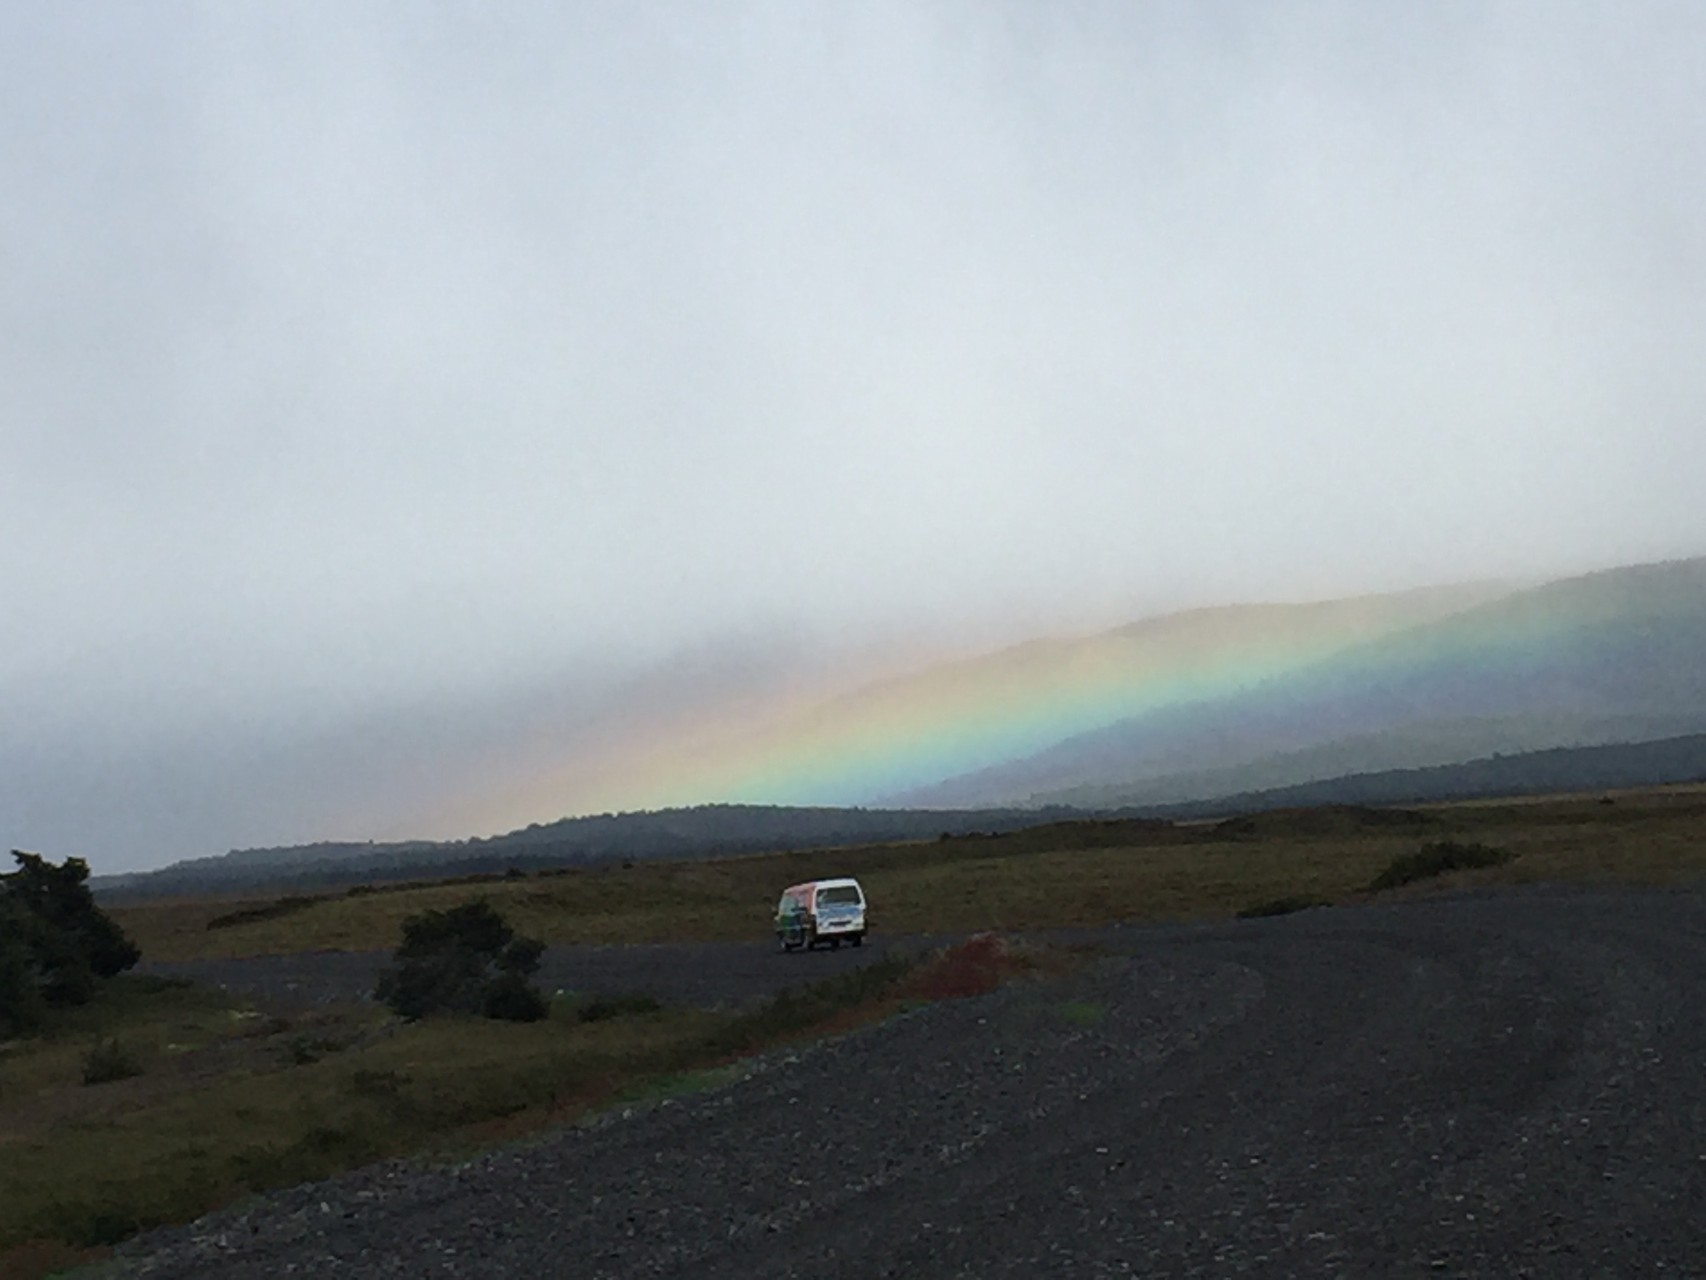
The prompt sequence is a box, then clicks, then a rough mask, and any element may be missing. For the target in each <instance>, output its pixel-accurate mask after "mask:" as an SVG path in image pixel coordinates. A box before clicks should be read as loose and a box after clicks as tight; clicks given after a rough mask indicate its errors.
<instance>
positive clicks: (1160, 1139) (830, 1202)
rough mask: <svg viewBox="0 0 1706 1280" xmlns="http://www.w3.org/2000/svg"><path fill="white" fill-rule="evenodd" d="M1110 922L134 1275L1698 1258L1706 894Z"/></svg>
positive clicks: (207, 1223) (256, 1212)
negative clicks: (973, 988) (731, 1069)
mask: <svg viewBox="0 0 1706 1280" xmlns="http://www.w3.org/2000/svg"><path fill="white" fill-rule="evenodd" d="M1104 938H1105V941H1106V943H1107V945H1108V946H1109V948H1110V950H1111V951H1112V952H1113V953H1114V954H1112V955H1111V956H1110V957H1109V958H1108V959H1107V960H1105V961H1103V962H1101V963H1099V964H1097V965H1095V966H1092V967H1091V968H1089V969H1088V970H1086V971H1084V972H1081V973H1079V974H1077V975H1075V976H1073V977H1072V978H1070V979H1066V980H1063V981H1062V982H1061V983H1058V984H1054V985H1049V986H1036V985H1019V986H1014V987H1009V988H1007V989H1006V990H1003V991H1001V992H998V993H996V994H994V995H992V996H988V997H983V998H980V999H976V1000H966V1001H957V1002H953V1003H949V1004H943V1005H937V1006H932V1007H929V1008H926V1009H921V1010H918V1011H915V1012H914V1013H911V1014H909V1015H907V1016H905V1017H902V1018H900V1019H898V1020H896V1021H894V1022H891V1023H889V1024H887V1025H885V1026H882V1027H877V1028H869V1029H867V1030H865V1031H861V1032H858V1033H855V1034H853V1035H851V1036H849V1037H846V1038H843V1039H841V1040H839V1041H835V1042H831V1043H829V1044H825V1045H821V1046H817V1047H815V1048H813V1049H810V1050H807V1051H804V1052H801V1053H798V1054H794V1055H786V1056H779V1057H774V1058H770V1059H765V1060H762V1061H760V1062H758V1063H756V1064H755V1065H754V1067H753V1069H752V1071H751V1072H750V1074H748V1075H747V1076H746V1077H745V1078H743V1079H741V1080H739V1081H737V1082H735V1083H734V1084H732V1085H729V1086H727V1087H725V1088H723V1089H721V1090H718V1091H716V1092H713V1093H707V1094H703V1095H700V1096H698V1097H695V1098H692V1099H689V1100H685V1101H679V1102H675V1103H671V1104H665V1105H660V1106H656V1107H653V1108H651V1109H648V1110H643V1111H640V1112H638V1113H635V1114H632V1115H627V1116H620V1115H619V1116H614V1117H611V1118H609V1119H607V1120H605V1121H602V1122H600V1123H598V1124H597V1125H594V1126H592V1127H588V1128H582V1129H576V1130H570V1131H566V1132H563V1133H561V1134H558V1135H555V1136H552V1137H550V1138H548V1139H545V1140H543V1141H540V1142H538V1143H536V1144H533V1145H531V1146H528V1147H525V1148H519V1149H514V1150H510V1151H505V1152H500V1153H497V1154H494V1155H490V1156H487V1157H485V1158H482V1159H480V1160H477V1161H475V1162H473V1163H471V1164H468V1165H465V1166H461V1167H457V1168H453V1169H411V1168H409V1167H407V1166H405V1165H387V1166H381V1167H377V1168H374V1169H370V1170H365V1171H362V1172H359V1173H356V1174H351V1175H348V1176H346V1177H344V1178H341V1179H338V1180H336V1181H333V1182H329V1183H324V1184H319V1185H315V1186H310V1187H303V1188H297V1189H295V1190H292V1191H288V1192H282V1193H279V1194H277V1195H273V1196H270V1197H267V1198H265V1199H264V1200H261V1201H258V1202H255V1203H252V1204H250V1205H249V1206H246V1207H242V1208H240V1209H237V1210H233V1211H227V1212H225V1213H223V1214H220V1215H215V1216H214V1217H211V1218H207V1219H203V1220H202V1221H200V1222H198V1223H195V1224H193V1225H191V1226H189V1227H185V1228H174V1229H170V1230H167V1231H163V1232H156V1233H153V1234H152V1235H149V1236H146V1237H143V1238H141V1239H139V1240H137V1241H135V1242H132V1244H130V1245H128V1246H126V1247H125V1249H124V1250H123V1251H122V1253H121V1260H120V1262H119V1263H118V1265H117V1266H116V1267H115V1268H114V1269H113V1273H114V1274H120V1275H125V1276H139V1277H140V1276H171V1277H183V1278H185V1280H189V1278H193V1277H208V1278H212V1277H220V1278H221V1280H244V1278H246V1277H263V1276H265V1277H274V1276H281V1275H326V1276H349V1277H370V1276H371V1277H379V1276H397V1277H402V1276H409V1277H416V1276H422V1277H427V1276H431V1277H439V1276H444V1277H448V1276H458V1277H524V1276H525V1277H534V1276H574V1277H586V1278H587V1280H601V1278H609V1280H617V1278H622V1280H636V1278H639V1277H666V1276H667V1277H679V1278H682V1280H686V1278H687V1277H692V1278H693V1280H734V1278H735V1277H739V1278H740V1280H751V1278H752V1277H796V1276H799V1277H803V1276H808V1275H809V1276H828V1277H847V1278H849V1280H851V1278H853V1277H859V1278H860V1280H868V1278H870V1277H879V1276H885V1277H886V1276H893V1277H936V1276H968V1277H969V1276H977V1277H991V1276H1013V1277H1055V1276H1059V1277H1086V1276H1132V1275H1142V1276H1226V1275H1256V1276H1380V1277H1386V1276H1410V1275H1429V1276H1437V1275H1460V1276H1486V1277H1499V1278H1500V1280H1505V1278H1509V1277H1519V1276H1535V1277H1551V1276H1557V1277H1580V1276H1662V1275H1676V1276H1706V1001H1703V1000H1702V998H1701V991H1702V978H1703V977H1706V894H1702V893H1701V892H1699V891H1697V890H1689V891H1599V890H1591V891H1584V890H1562V889H1530V890H1516V891H1499V892H1489V893H1481V894H1473V895H1464V896H1456V897H1452V898H1444V899H1435V900H1431V901H1422V902H1414V903H1409V904H1401V905H1380V906H1362V907H1353V908H1340V909H1334V910H1324V911H1312V912H1306V913H1303V914H1299V915H1294V916H1288V917H1282V918H1278V919H1273V920H1265V921H1250V922H1240V923H1236V924H1217V925H1210V926H1191V927H1182V926H1181V927H1167V928H1124V929H1113V930H1109V931H1107V932H1106V934H1105V935H1104ZM794 959H795V958H794V957H781V956H773V957H770V963H772V964H773V965H775V966H783V967H786V966H790V965H792V963H793V961H794ZM843 962H845V961H843Z"/></svg>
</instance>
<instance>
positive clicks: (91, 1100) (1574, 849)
mask: <svg viewBox="0 0 1706 1280" xmlns="http://www.w3.org/2000/svg"><path fill="white" fill-rule="evenodd" d="M1440 841H1453V842H1464V843H1482V844H1486V845H1488V846H1492V847H1495V848H1497V849H1500V850H1507V851H1509V852H1510V853H1511V854H1512V855H1513V857H1512V858H1511V859H1510V860H1509V861H1507V862H1504V863H1502V864H1500V865H1497V866H1488V867H1482V868H1478V869H1473V870H1467V871H1458V872H1453V873H1451V874H1450V875H1447V876H1444V877H1441V878H1439V879H1437V880H1434V881H1431V882H1428V883H1425V884H1420V885H1410V886H1407V887H1405V888H1403V889H1399V890H1396V891H1395V894H1396V895H1397V896H1404V895H1412V894H1418V893H1427V892H1431V891H1433V889H1434V888H1435V887H1437V886H1439V885H1442V884H1443V885H1448V886H1456V885H1465V884H1498V883H1520V882H1527V881H1562V880H1571V881H1623V882H1636V883H1664V882H1668V881H1673V880H1676V879H1678V878H1683V877H1701V876H1706V786H1691V787H1667V788H1660V789H1655V790H1649V791H1641V792H1628V793H1617V794H1613V795H1590V796H1563V797H1548V798H1542V799H1537V800H1520V801H1503V802H1490V803H1476V804H1456V805H1438V806H1428V807H1418V808H1416V809H1412V810H1405V811H1381V810H1357V809H1316V810H1298V811H1289V812H1280V813H1270V814H1261V815H1252V816H1249V817H1244V818H1237V819H1232V820H1229V821H1227V822H1223V823H1200V824H1189V825H1179V826H1173V827H1167V826H1159V825H1155V824H1145V823H1138V822H1086V823H1069V824H1060V825H1055V826H1048V827H1041V828H1036V829H1033V830H1031V831H1026V832H1017V833H1012V834H1009V835H1003V836H972V837H957V838H951V839H940V840H934V841H926V842H918V843H910V844H896V845H883V846H871V847H859V848H844V849H835V850H826V851H814V852H796V853H786V854H771V855H762V856H753V857H742V858H729V859H720V860H715V861H700V862H673V863H639V864H637V865H634V866H631V867H621V866H616V867H608V868H589V869H582V870H573V871H567V872H563V873H560V874H543V875H534V876H527V877H516V878H500V879H496V880H492V881H488V882H482V883H478V884H468V883H460V884H436V885H420V886H407V887H400V888H396V889H389V888H388V889H385V890H383V891H368V892H357V893H338V894H326V895H321V896H316V897H314V898H313V900H312V901H308V902H305V903H304V902H289V903H286V904H284V905H283V906H282V907H281V906H280V900H279V898H277V897H270V898H269V897H265V896H258V897H255V898H251V899H248V900H245V901H232V900H230V899H225V900H179V901H173V902H157V903H142V904H136V905H131V906H124V907H118V908H114V909H113V910H112V914H113V915H114V917H115V918H116V919H118V920H119V922H120V923H121V924H122V926H123V927H124V928H125V929H126V930H127V931H128V932H129V933H130V934H131V935H132V937H134V938H135V939H136V941H137V942H138V943H139V944H140V945H141V947H142V948H143V952H144V956H145V957H146V958H149V959H160V960H172V959H194V958H211V957H221V956H245V955H257V954H267V953H276V952H294V951H305V950H316V949H327V948H334V949H335V948H348V949H368V948H374V947H382V948H390V947H392V946H394V945H395V943H396V941H397V939H398V936H399V932H400V928H401V924H402V921H403V919H404V918H405V917H407V916H409V915H412V914H414V913H416V912H419V911H421V910H423V909H425V908H428V907H445V906H449V905H453V904H455V903H458V902H463V901H467V900H468V899H470V898H472V897H479V896H483V897H485V898H487V899H488V900H489V901H491V902H492V904H493V905H494V906H496V907H497V908H498V909H499V910H500V911H501V912H502V913H503V914H504V915H505V916H506V918H508V919H509V920H510V922H511V923H512V924H513V925H514V926H515V927H516V928H517V929H518V931H520V932H522V933H525V934H532V935H534V936H537V937H540V938H543V939H545V940H547V941H550V942H556V943H576V942H580V943H632V942H657V941H667V940H672V939H707V940H712V939H739V938H748V939H757V938H763V937H765V936H766V935H767V932H768V928H769V920H770V914H769V913H770V908H771V904H772V903H773V902H774V900H775V897H776V895H777V893H778V892H779V890H780V889H781V888H782V887H783V886H785V885H787V884H789V883H792V882H794V881H798V880H803V879H808V878H812V877H815V876H824V875H840V874H855V875H858V876H859V877H860V879H861V880H862V881H863V882H864V884H865V886H866V888H867V891H868V892H869V894H870V897H871V899H872V902H873V926H874V927H875V928H876V929H878V930H881V931H883V932H886V933H894V934H922V933H961V932H967V933H969V932H974V931H979V930H995V931H1005V932H1017V931H1023V930H1029V929H1040V928H1048V927H1058V926H1081V925H1095V924H1103V923H1107V922H1110V921H1115V920H1149V921H1161V920H1179V919H1190V918H1196V919H1205V918H1231V917H1232V916H1234V915H1236V914H1237V913H1238V912H1239V911H1240V910H1244V909H1248V908H1250V907H1251V906H1252V905H1254V904H1261V903H1271V902H1278V901H1281V900H1285V899H1293V900H1305V901H1326V902H1345V901H1351V900H1355V899H1358V898H1360V897H1363V896H1365V895H1366V894H1367V893H1368V888H1367V886H1368V885H1369V884H1370V883H1371V882H1372V881H1373V880H1374V879H1375V878H1376V877H1377V876H1378V875H1379V874H1380V873H1381V871H1382V870H1383V869H1384V868H1386V867H1388V866H1389V865H1390V864H1391V863H1392V862H1393V861H1394V860H1395V859H1398V858H1403V857H1407V856H1412V855H1415V854H1416V853H1417V851H1418V850H1419V849H1421V848H1422V847H1423V846H1424V845H1427V844H1430V843H1435V842H1440ZM295 892H296V894H297V896H303V895H301V891H299V890H298V891H295ZM222 917H223V918H226V919H227V920H229V919H230V918H233V917H235V922H230V923H218V924H217V927H214V928H209V927H208V926H209V923H210V922H218V921H220V920H221V918H222ZM961 951H962V954H960V955H959V956H958V957H957V958H949V959H946V960H942V959H939V960H937V961H935V962H932V963H933V966H934V967H932V966H930V965H927V966H926V967H925V969H924V970H922V971H919V970H913V971H911V972H907V971H906V969H905V964H906V962H904V961H895V962H892V963H890V962H884V963H883V964H882V965H878V966H873V967H872V968H870V969H866V970H861V971H858V972H856V973H852V974H847V975H843V976H842V977H840V978H836V979H832V980H831V981H830V982H829V983H828V984H825V985H822V986H820V987H817V988H813V989H808V990H805V991H800V992H793V993H786V994H784V996H782V997H778V998H777V999H776V1000H774V1001H772V1002H770V1003H768V1004H766V1005H764V1006H761V1007H759V1008H756V1009H750V1010H744V1011H741V1010H724V1011H711V1010H694V1009H680V1008H659V1009H655V1010H650V1011H647V1010H646V1009H645V1008H644V1006H643V1005H639V1006H636V1007H635V1009H634V1010H633V1011H632V1012H629V1013H624V1014H620V1015H618V1016H611V1017H603V1018H597V1019H588V1018H583V1017H582V1016H581V1010H580V1009H579V1008H578V1007H576V1006H574V1005H572V1004H568V1003H562V1002H560V1003H558V1004H557V1005H555V1006H554V1007H553V1010H552V1016H551V1017H550V1018H549V1019H548V1020H546V1021H544V1022H541V1023H536V1024H532V1025H518V1024H502V1023H491V1022H484V1021H482V1022H478V1023H473V1022H467V1021H458V1020H443V1021H429V1022H424V1023H418V1024H403V1023H399V1022H397V1021H395V1020H393V1019H390V1018H389V1017H387V1016H386V1015H385V1014H384V1012H383V1011H382V1010H380V1009H377V1008H374V1007H372V1006H365V1005H364V1006H357V1007H349V1008H342V1009H336V1008H333V1009H323V1010H318V1011H315V1012H313V1013H302V1012H300V1011H297V1012H277V1011H271V1010H268V1009H264V1008H261V1007H258V1006H255V1005H253V1004H249V1003H246V1002H244V1001H241V1000H238V999H236V998H234V997H230V996H227V995H225V994H222V993H218V992H213V991H209V990H206V989H202V988H197V987H192V986H187V985H181V984H174V983H169V982H163V981H161V980H158V979H149V978H141V977H131V978H125V979H121V980H119V981H118V982H117V983H115V984H114V985H113V986H112V987H111V988H110V989H109V990H108V991H107V992H106V993H105V994H104V995H103V997H102V998H101V999H100V1000H99V1001H97V1002H96V1003H95V1004H94V1005H91V1006H90V1007H88V1008H85V1009H81V1010H77V1011H75V1012H73V1013H71V1014H69V1015H67V1016H66V1017H64V1018H63V1019H61V1020H60V1021H58V1022H57V1023H56V1024H55V1025H54V1027H53V1028H52V1030H51V1032H50V1033H49V1034H46V1035H44V1036H40V1037H34V1038H30V1039H26V1040H20V1041H14V1042H12V1043H10V1044H6V1045H0V1275H6V1276H17V1277H29V1276H40V1275H45V1274H47V1273H48V1272H49V1271H50V1270H51V1269H52V1268H54V1267H56V1266H61V1265H64V1264H66V1263H68V1262H71V1261H74V1260H77V1259H78V1258H82V1257H88V1256H92V1255H91V1253H90V1251H91V1250H96V1251H98V1250H99V1249H100V1248H101V1247H102V1246H104V1245H107V1244H109V1243H111V1242H113V1241H116V1240H118V1239H121V1238H123V1237H124V1236H126V1235H128V1234H130V1233H132V1232H134V1231H135V1230H137V1229H139V1228H141V1227H144V1226H147V1225H150V1224H154V1223H159V1222H170V1221H178V1220H183V1219H186V1218H189V1217H193V1216H195V1215H196V1214H199V1213H201V1212H204V1211H206V1210H207V1209H209V1208H213V1207H216V1206H217V1205H219V1204H221V1203H224V1202H226V1201H229V1200H231V1199H234V1198H237V1197H240V1196H242V1195H245V1194H248V1193H250V1192H252V1191H256V1190H262V1189H266V1188H269V1187H276V1186H280V1185H286V1184H289V1183H294V1182H298V1181H302V1180H305V1179H309V1178H315V1177H320V1176H325V1175H327V1174H330V1173H333V1172H336V1171H339V1170H342V1169H348V1168H352V1167H356V1166H359V1165H361V1164H365V1163H368V1162H371V1161H373V1160H376V1159H380V1158H383V1157H386V1156H392V1155H403V1154H414V1155H420V1154H426V1155H432V1154H447V1155H448V1154H464V1153H467V1152H469V1151H473V1150H477V1149H480V1148H482V1147H487V1146H490V1145H493V1144H495V1143H499V1142H502V1141H505V1140H508V1139H511V1138H516V1137H520V1136H523V1135H525V1134H528V1133H531V1132H535V1131H537V1130H539V1129H541V1128H545V1127H550V1126H554V1125H559V1124H564V1123H568V1122H571V1121H573V1120H574V1119H576V1118H577V1117H580V1116H582V1115H585V1114H586V1113H588V1112H589V1111H590V1110H594V1109H596V1108H598V1107H601V1106H609V1105H613V1104H618V1103H622V1102H626V1101H630V1100H647V1099H659V1098H667V1097H670V1096H674V1095H676V1094H679V1093H681V1092H683V1091H691V1090H694V1089H698V1088H705V1087H710V1086H711V1085H713V1084H716V1083H719V1082H722V1081H724V1080H726V1079H727V1078H729V1075H730V1068H729V1064H730V1063H731V1062H733V1061H736V1060H738V1059H739V1058H740V1056H741V1055H743V1054H748V1053H751V1052H753V1051H755V1050H757V1049H760V1048H763V1047H765V1046H767V1045H771V1044H775V1043H778V1042H779V1041H783V1040H787V1039H790V1038H799V1037H809V1036H812V1035H819V1034H823V1033H824V1032H826V1031H829V1030H837V1029H843V1028H846V1027H848V1026H851V1025H855V1024H857V1023H858V1022H860V1021H863V1020H868V1019H870V1018H874V1017H880V1016H883V1015H884V1014H885V1013H886V1012H887V1011H889V1010H892V1009H893V1008H895V1007H898V1004H899V1003H900V1002H902V1001H904V1000H906V999H916V998H925V999H928V998H939V997H942V996H949V995H957V994H966V993H968V992H972V991H976V990H981V989H986V988H987V986H988V985H989V984H990V983H991V982H993V981H995V980H996V979H997V978H998V977H999V976H1000V975H1001V974H1002V973H1005V972H1010V971H1011V969H1012V968H1013V966H1012V965H1011V964H1009V963H1008V961H1007V958H1006V957H1005V956H1004V954H1003V953H1002V951H1001V949H1000V948H998V947H997V948H994V949H991V947H990V944H989V942H988V940H983V941H981V942H978V941H974V943H973V944H968V946H967V947H966V948H962V949H961ZM1044 967H1045V968H1046V967H1047V966H1046V964H1045V965H1044ZM1095 1012H1096V1011H1094V1010H1092V1009H1089V1008H1087V1007H1086V1008H1076V1007H1074V1008H1070V1009H1068V1008H1063V1010H1062V1017H1063V1019H1067V1020H1089V1019H1091V1018H1093V1017H1094V1016H1095ZM98 1046H105V1047H106V1048H107V1049H110V1050H116V1051H117V1052H118V1053H119V1055H120V1056H121V1057H123V1058H125V1059H128V1060H129V1061H130V1062H131V1063H133V1065H134V1066H135V1067H136V1068H137V1069H138V1070H137V1074H135V1075H134V1076H131V1077H129V1078H123V1079H114V1080H112V1081H110V1082H107V1083H99V1084H85V1083H84V1082H83V1080H84V1075H85V1073H86V1069H87V1067H88V1065H89V1062H90V1058H91V1054H92V1053H93V1052H94V1051H95V1050H96V1048H97V1047H98Z"/></svg>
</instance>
